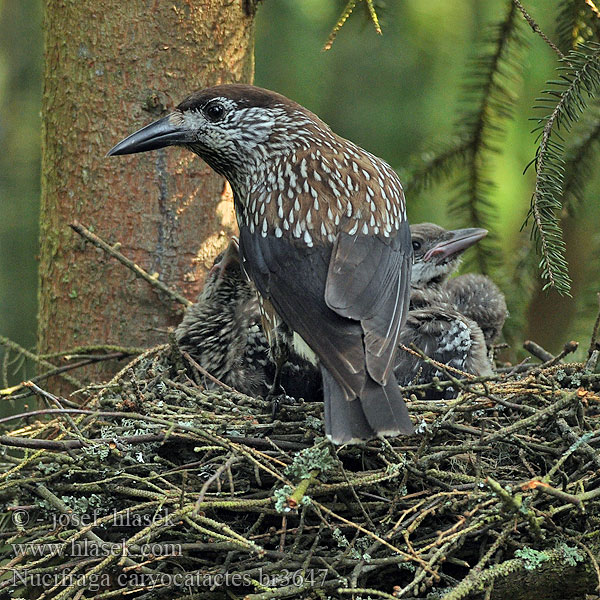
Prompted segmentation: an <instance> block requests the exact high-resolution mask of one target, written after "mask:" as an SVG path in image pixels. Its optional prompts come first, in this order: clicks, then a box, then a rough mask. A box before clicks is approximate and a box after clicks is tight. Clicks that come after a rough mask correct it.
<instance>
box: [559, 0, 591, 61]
mask: <svg viewBox="0 0 600 600" xmlns="http://www.w3.org/2000/svg"><path fill="white" fill-rule="evenodd" d="M556 22H557V25H556V32H557V35H558V46H559V47H560V48H561V49H562V50H563V52H569V51H570V50H573V49H575V48H576V47H577V46H578V45H579V44H581V43H584V42H589V41H593V40H598V39H600V14H598V7H597V4H596V3H594V2H591V0H562V2H561V5H560V9H559V12H558V15H557V19H556Z"/></svg>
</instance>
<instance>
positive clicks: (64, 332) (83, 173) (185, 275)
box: [38, 0, 254, 378]
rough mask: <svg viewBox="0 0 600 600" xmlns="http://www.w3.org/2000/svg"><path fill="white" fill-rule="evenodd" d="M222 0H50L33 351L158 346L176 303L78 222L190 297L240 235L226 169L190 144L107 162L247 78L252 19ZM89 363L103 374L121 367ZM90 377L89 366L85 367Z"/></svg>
mask: <svg viewBox="0 0 600 600" xmlns="http://www.w3.org/2000/svg"><path fill="white" fill-rule="evenodd" d="M244 4H245V3H244V2H242V1H241V0H237V1H235V2H226V1H225V0H198V1H195V2H189V0H170V1H169V2H166V1H161V0H155V1H150V0H128V1H127V2H123V1H122V0H105V1H104V2H97V1H96V0H82V1H79V2H71V1H67V0H46V20H45V52H46V56H45V59H46V63H45V73H44V93H43V107H42V121H43V149H42V153H43V154H42V207H41V250H40V297H39V300H40V303H39V328H38V334H39V350H40V352H41V353H48V352H57V351H61V350H65V349H69V348H72V347H74V346H82V345H89V344H106V343H112V344H121V345H135V346H151V345H154V344H156V343H160V342H161V341H164V340H165V339H166V336H165V330H166V328H167V327H168V326H170V325H173V324H176V323H177V322H178V319H179V318H180V312H181V307H178V306H173V305H172V303H170V302H169V301H168V300H165V298H161V297H160V296H159V295H158V294H157V292H156V291H155V290H154V289H152V288H150V286H149V285H148V284H147V283H146V282H144V281H141V280H139V279H136V278H135V277H134V276H133V274H132V273H131V272H129V271H127V270H126V269H125V267H123V266H122V265H121V264H120V263H117V262H115V261H114V260H113V259H111V258H109V257H107V256H106V255H104V254H103V253H102V252H101V251H99V250H97V249H95V248H94V247H93V246H91V245H90V244H86V243H84V242H83V241H82V240H81V239H80V238H79V237H78V236H77V234H75V233H74V232H73V231H72V230H71V229H70V228H69V227H68V224H69V223H70V222H72V221H73V220H75V219H76V220H78V221H80V222H81V223H82V224H83V225H85V226H87V227H89V228H91V229H92V230H93V231H94V232H95V233H96V234H97V235H99V236H101V237H102V238H104V239H105V240H107V241H109V242H110V243H116V242H120V243H121V246H120V251H121V252H122V253H123V254H125V255H126V256H127V257H129V258H130V259H132V260H133V261H135V262H136V263H137V264H138V265H140V266H141V267H142V268H144V269H146V270H147V271H149V272H150V273H153V274H157V276H158V278H159V279H160V280H161V281H163V282H164V283H166V284H167V285H168V286H171V287H176V288H179V289H180V290H182V291H183V293H184V294H185V295H186V296H187V297H188V298H193V297H195V295H196V294H197V293H198V290H199V289H200V287H201V285H202V282H203V279H204V275H205V273H206V271H207V269H208V268H209V267H210V265H211V264H212V260H213V258H214V257H215V255H216V254H218V253H219V252H220V251H221V250H222V249H223V248H224V247H225V245H226V243H227V242H228V240H229V237H230V236H231V235H232V234H233V233H235V231H236V224H235V217H234V213H233V207H232V198H231V193H230V191H229V188H228V186H227V185H226V184H225V181H224V179H223V178H221V177H219V176H217V175H216V174H215V173H214V172H213V171H211V169H209V168H208V166H206V165H205V164H203V163H202V162H201V161H200V160H198V159H197V158H195V157H194V156H192V155H191V154H190V153H188V152H185V151H183V150H180V151H178V150H175V149H171V150H167V151H165V150H160V151H158V152H153V153H149V154H139V155H135V156H132V157H126V158H125V159H124V160H123V159H120V160H115V159H108V158H105V154H106V152H107V150H108V149H109V148H111V147H112V146H113V145H114V144H115V143H116V142H117V141H119V140H120V139H121V138H123V137H124V136H125V135H127V134H128V133H131V132H133V131H134V130H136V129H137V128H138V127H140V126H142V125H144V124H146V123H148V122H150V121H152V120H154V119H156V118H157V117H159V116H161V115H164V114H167V113H168V112H169V111H170V110H172V108H173V107H174V106H175V105H176V104H178V103H179V102H180V101H181V100H182V99H183V98H185V97H186V96H187V95H188V94H189V93H190V92H192V91H194V90H196V89H199V88H202V87H206V86H209V85H215V84H218V83H231V82H250V81H251V80H252V76H253V66H254V65H253V41H254V40H253V38H254V28H253V19H252V16H250V15H247V14H246V13H245V11H244ZM101 369H102V370H97V369H96V370H95V372H93V376H94V377H96V378H97V377H99V376H101V377H107V376H108V375H110V373H111V372H112V371H114V369H115V365H111V366H106V365H103V366H102V367H101ZM89 375H92V373H89Z"/></svg>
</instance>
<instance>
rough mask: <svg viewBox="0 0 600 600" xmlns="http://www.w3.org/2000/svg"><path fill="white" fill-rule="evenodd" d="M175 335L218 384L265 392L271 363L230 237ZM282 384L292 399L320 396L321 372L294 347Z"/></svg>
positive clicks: (270, 378)
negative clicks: (228, 242) (217, 380)
mask: <svg viewBox="0 0 600 600" xmlns="http://www.w3.org/2000/svg"><path fill="white" fill-rule="evenodd" d="M175 338H176V341H177V344H178V346H179V348H180V349H181V350H183V351H185V352H187V353H188V354H189V355H190V356H191V357H192V358H193V359H194V360H195V361H196V362H197V363H198V364H199V365H200V366H202V367H204V368H205V369H206V370H207V371H208V372H209V373H210V374H211V375H214V376H215V377H216V378H217V379H219V380H220V381H222V382H223V383H226V384H227V385H230V386H231V387H233V388H235V389H236V390H238V391H239V392H243V393H244V394H248V395H250V396H267V395H268V393H269V391H270V390H271V387H272V383H273V380H274V378H275V364H274V362H273V360H272V359H271V356H270V349H269V344H268V342H267V338H266V337H265V335H264V333H263V329H262V325H261V313H260V310H259V305H258V299H257V295H256V289H255V288H254V286H253V285H252V284H251V282H250V281H249V280H248V278H247V277H246V275H245V273H244V272H243V270H242V266H241V263H240V257H239V249H238V244H237V242H236V241H235V240H232V241H231V242H230V244H229V246H228V247H227V249H226V250H225V251H224V252H222V253H221V254H219V256H217V258H216V259H215V261H214V263H213V267H212V268H211V270H210V271H209V273H208V275H207V277H206V281H205V283H204V287H203V288H202V291H201V292H200V295H199V296H198V298H197V299H196V302H195V303H194V304H192V306H190V307H189V308H188V309H187V310H186V312H185V315H184V317H183V320H182V321H181V323H180V324H179V326H178V327H177V329H176V331H175ZM207 384H208V385H210V382H207ZM281 385H282V386H283V388H284V389H285V391H286V394H289V395H291V396H293V397H294V398H304V399H305V400H309V401H315V400H322V390H321V388H322V386H321V374H320V372H319V371H318V369H316V367H315V366H314V365H312V364H311V363H309V362H308V361H307V360H306V359H304V358H303V357H301V356H299V355H298V354H297V353H296V352H294V350H293V349H291V351H290V355H289V358H288V360H287V361H286V363H285V364H284V365H283V366H282V368H281Z"/></svg>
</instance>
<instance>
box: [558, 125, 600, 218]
mask: <svg viewBox="0 0 600 600" xmlns="http://www.w3.org/2000/svg"><path fill="white" fill-rule="evenodd" d="M599 147H600V116H596V118H595V119H594V120H592V121H591V122H590V123H589V125H588V127H587V128H586V130H585V132H584V133H582V134H581V135H580V138H579V140H578V141H577V143H576V144H575V145H574V146H572V147H571V148H570V149H569V151H568V152H567V155H566V162H565V179H564V183H563V208H564V209H566V210H567V211H568V212H569V214H573V212H574V208H575V206H574V205H575V204H576V203H577V204H581V203H582V202H583V199H584V198H583V195H584V190H585V184H586V183H587V181H586V180H587V178H588V177H589V175H590V173H593V172H594V169H595V166H596V162H595V160H597V155H598V149H599Z"/></svg>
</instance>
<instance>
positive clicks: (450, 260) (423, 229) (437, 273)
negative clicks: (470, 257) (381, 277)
mask: <svg viewBox="0 0 600 600" xmlns="http://www.w3.org/2000/svg"><path fill="white" fill-rule="evenodd" d="M487 233H488V232H487V230H486V229H479V228H469V229H454V230H447V229H444V228H443V227H440V226H439V225H435V224H434V223H419V224H418V225H412V226H411V228H410V234H411V237H412V246H413V252H414V263H413V268H412V274H411V285H412V287H425V286H428V285H432V284H433V285H436V284H440V283H442V282H443V281H444V280H446V279H447V278H448V277H449V276H450V275H451V274H452V273H454V271H456V269H457V268H458V265H459V264H460V260H461V255H462V253H463V252H464V251H465V250H466V249H467V248H470V247H471V246H472V245H473V244H475V243H477V242H478V241H479V240H481V239H482V238H484V237H485V236H486V235H487Z"/></svg>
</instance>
